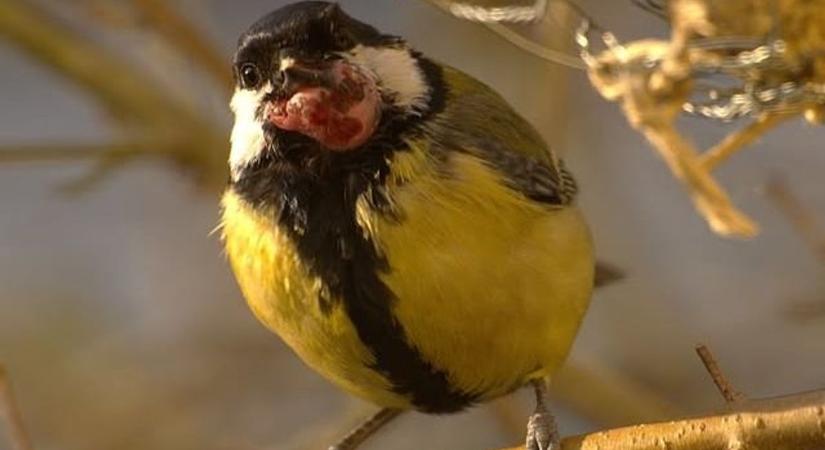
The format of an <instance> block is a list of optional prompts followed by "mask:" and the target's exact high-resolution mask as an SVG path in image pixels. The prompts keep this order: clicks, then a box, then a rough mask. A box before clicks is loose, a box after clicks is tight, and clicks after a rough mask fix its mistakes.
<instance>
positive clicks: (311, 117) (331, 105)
mask: <svg viewBox="0 0 825 450" xmlns="http://www.w3.org/2000/svg"><path fill="white" fill-rule="evenodd" d="M328 70H329V71H330V74H331V75H332V79H333V80H334V83H333V86H332V87H317V86H309V87H302V88H299V89H298V90H297V91H296V92H295V93H294V94H293V95H292V96H291V97H290V98H288V99H283V100H278V101H275V102H272V103H269V104H267V105H266V109H265V115H266V119H267V120H268V121H269V122H271V123H272V124H274V125H275V126H276V127H278V128H280V129H282V130H290V131H297V132H299V133H302V134H304V135H307V136H309V137H311V138H313V139H315V140H317V141H318V142H319V143H321V144H322V145H323V146H324V147H326V148H328V149H330V150H335V151H346V150H351V149H354V148H356V147H359V146H361V145H363V144H364V143H365V142H367V140H369V138H370V137H371V136H372V134H373V132H374V131H375V128H376V127H377V126H378V121H379V119H380V106H381V96H380V93H379V92H378V87H377V86H376V84H375V80H374V79H373V77H371V76H369V75H368V74H366V73H364V72H363V71H362V70H361V69H359V68H358V67H355V66H353V65H352V64H349V63H347V62H344V61H336V62H335V63H334V64H333V65H332V66H331V67H330V68H329V69H328Z"/></svg>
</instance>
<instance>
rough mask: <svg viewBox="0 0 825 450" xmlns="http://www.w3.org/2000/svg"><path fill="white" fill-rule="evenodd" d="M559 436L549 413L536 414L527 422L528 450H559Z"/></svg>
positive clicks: (526, 447) (526, 445)
mask: <svg viewBox="0 0 825 450" xmlns="http://www.w3.org/2000/svg"><path fill="white" fill-rule="evenodd" d="M558 443H559V436H558V433H557V431H556V423H555V421H554V420H553V417H552V416H550V414H549V413H535V414H533V415H532V416H530V420H528V421H527V442H526V443H525V449H526V450H557V449H558V448H559V445H558Z"/></svg>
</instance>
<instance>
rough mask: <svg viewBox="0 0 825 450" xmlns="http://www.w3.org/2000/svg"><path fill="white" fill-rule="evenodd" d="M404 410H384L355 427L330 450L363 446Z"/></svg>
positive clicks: (347, 449)
mask: <svg viewBox="0 0 825 450" xmlns="http://www.w3.org/2000/svg"><path fill="white" fill-rule="evenodd" d="M402 412H404V410H401V409H392V408H384V409H382V410H380V411H378V412H377V413H375V414H373V415H372V416H370V417H369V418H367V420H365V421H364V422H362V423H361V424H360V425H358V426H357V427H355V429H353V430H352V431H350V432H349V434H347V435H346V436H344V438H343V439H341V440H340V441H338V443H337V444H335V445H333V446H332V447H330V448H329V450H354V449H356V448H358V446H359V445H361V444H363V443H364V441H366V440H367V439H368V438H369V437H370V436H372V435H373V434H375V432H376V431H378V430H380V429H381V428H382V427H383V426H384V425H386V424H388V423H390V422H391V421H392V420H393V419H395V418H396V417H398V416H399V415H401V413H402Z"/></svg>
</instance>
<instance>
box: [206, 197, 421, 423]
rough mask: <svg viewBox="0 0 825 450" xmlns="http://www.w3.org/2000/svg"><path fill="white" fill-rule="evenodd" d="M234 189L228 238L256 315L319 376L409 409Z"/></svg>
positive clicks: (314, 281)
mask: <svg viewBox="0 0 825 450" xmlns="http://www.w3.org/2000/svg"><path fill="white" fill-rule="evenodd" d="M275 217H276V215H275V213H274V212H272V211H266V210H264V211H261V210H256V209H254V208H253V207H252V206H251V205H249V204H248V203H247V202H245V201H244V200H243V199H241V198H240V197H239V196H238V195H237V194H235V193H234V192H232V190H231V189H230V190H228V191H227V192H226V194H224V197H223V219H222V223H223V237H224V243H225V246H226V251H227V255H228V257H229V261H230V263H231V265H232V269H233V271H234V272H235V276H236V278H237V280H238V284H239V286H240V288H241V291H242V292H243V295H244V297H245V298H246V300H247V303H248V304H249V306H250V308H251V309H252V311H253V312H254V313H255V316H256V317H257V318H258V319H259V320H260V321H261V322H263V324H264V325H266V326H267V327H268V328H270V329H271V330H272V331H274V332H275V333H277V334H278V335H279V336H280V337H281V338H282V339H283V340H284V341H285V342H286V343H287V345H289V346H290V347H291V348H292V349H293V350H294V351H295V352H296V353H297V354H298V356H300V357H301V359H302V360H303V361H304V362H305V363H306V364H307V365H309V366H310V367H312V368H313V369H314V370H316V371H317V372H319V373H320V374H322V375H323V376H325V377H326V378H328V379H329V380H330V381H332V382H334V383H335V384H337V385H339V386H340V387H342V388H343V389H345V390H346V391H348V392H350V393H352V394H354V395H356V396H359V397H361V398H364V399H367V400H369V401H371V402H373V403H375V404H378V405H382V406H387V407H396V408H405V407H408V406H409V401H408V399H406V398H404V397H403V396H400V395H398V394H395V393H394V392H393V391H392V389H391V386H390V383H389V382H388V381H387V380H386V379H385V378H384V377H383V376H381V375H380V374H379V373H378V372H376V371H374V370H372V369H370V368H369V366H370V364H371V363H372V362H373V357H372V355H371V354H370V352H369V351H368V350H367V348H366V347H365V346H364V345H363V344H362V343H361V341H360V340H359V339H358V335H357V333H356V331H355V329H354V327H353V325H352V322H351V321H350V320H349V318H348V317H347V316H346V313H345V312H344V310H343V309H341V308H335V309H332V310H329V311H322V310H321V306H320V303H319V301H318V298H319V293H320V291H321V289H322V288H323V286H322V284H321V280H320V279H318V278H317V277H315V276H312V275H311V274H310V273H309V271H308V270H307V267H306V265H305V264H304V263H303V262H302V261H301V259H300V258H299V256H298V254H297V252H296V250H295V248H294V245H293V243H292V242H291V241H290V239H289V237H288V236H287V235H286V233H284V232H283V231H282V230H281V229H280V228H279V226H278V224H277V223H276V222H275Z"/></svg>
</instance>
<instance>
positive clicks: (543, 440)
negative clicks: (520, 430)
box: [524, 378, 559, 450]
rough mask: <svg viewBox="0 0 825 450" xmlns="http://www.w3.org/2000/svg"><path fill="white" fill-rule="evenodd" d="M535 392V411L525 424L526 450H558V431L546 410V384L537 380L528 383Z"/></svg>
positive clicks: (554, 420)
mask: <svg viewBox="0 0 825 450" xmlns="http://www.w3.org/2000/svg"><path fill="white" fill-rule="evenodd" d="M530 383H531V384H532V385H533V389H534V390H535V392H536V410H535V411H534V412H533V415H531V416H530V419H529V420H528V422H527V442H526V444H525V445H524V448H525V449H526V450H558V449H559V431H558V428H556V419H555V418H554V417H553V415H552V414H550V411H549V410H548V409H547V382H546V381H545V380H544V378H539V379H537V380H533V381H531V382H530Z"/></svg>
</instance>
